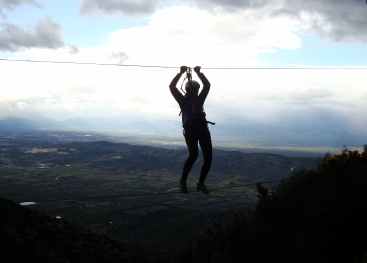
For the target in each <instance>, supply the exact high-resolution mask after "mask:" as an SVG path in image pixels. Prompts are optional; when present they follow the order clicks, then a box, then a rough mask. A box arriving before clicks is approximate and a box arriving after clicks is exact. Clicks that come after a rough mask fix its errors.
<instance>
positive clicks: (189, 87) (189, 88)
mask: <svg viewBox="0 0 367 263" xmlns="http://www.w3.org/2000/svg"><path fill="white" fill-rule="evenodd" d="M191 72H192V69H191V68H190V67H187V69H186V76H185V78H184V80H183V81H182V84H181V91H182V92H183V93H184V94H185V95H186V94H187V92H190V97H191V113H192V114H193V117H194V120H197V119H199V118H198V111H197V103H198V102H197V101H196V100H194V99H193V98H194V89H193V87H194V84H193V80H192V74H191ZM185 80H187V83H186V92H185V91H184V90H183V89H182V86H183V84H184V82H185ZM200 106H201V108H202V111H203V112H205V111H204V107H203V106H202V105H200ZM181 114H182V125H184V124H185V123H184V122H185V121H184V116H183V115H184V114H183V113H182V109H181V111H180V114H179V115H178V116H181ZM206 123H209V124H211V125H215V123H214V122H210V121H206Z"/></svg>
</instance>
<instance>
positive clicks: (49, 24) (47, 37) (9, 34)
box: [0, 17, 64, 52]
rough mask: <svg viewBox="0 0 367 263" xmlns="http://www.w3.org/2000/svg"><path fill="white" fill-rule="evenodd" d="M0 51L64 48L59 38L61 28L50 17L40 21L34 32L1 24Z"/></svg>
mask: <svg viewBox="0 0 367 263" xmlns="http://www.w3.org/2000/svg"><path fill="white" fill-rule="evenodd" d="M0 26H1V27H2V30H1V31H0V50H2V51H11V52H14V51H18V50H22V49H24V48H51V49H56V48H59V47H62V46H64V41H63V40H62V38H61V35H60V31H61V26H60V25H59V24H58V23H56V22H54V21H52V19H51V18H50V17H48V18H46V19H44V20H40V21H39V22H38V23H37V24H36V26H35V28H34V31H26V30H24V29H22V28H20V27H19V26H17V25H14V24H9V23H2V24H1V25H0Z"/></svg>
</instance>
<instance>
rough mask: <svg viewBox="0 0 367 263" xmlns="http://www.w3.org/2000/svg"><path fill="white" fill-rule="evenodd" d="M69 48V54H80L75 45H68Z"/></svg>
mask: <svg viewBox="0 0 367 263" xmlns="http://www.w3.org/2000/svg"><path fill="white" fill-rule="evenodd" d="M68 47H69V54H78V53H79V48H78V47H77V46H75V45H72V44H68Z"/></svg>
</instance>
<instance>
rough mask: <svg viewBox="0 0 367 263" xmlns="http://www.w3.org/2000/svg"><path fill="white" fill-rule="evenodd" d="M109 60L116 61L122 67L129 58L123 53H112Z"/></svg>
mask: <svg viewBox="0 0 367 263" xmlns="http://www.w3.org/2000/svg"><path fill="white" fill-rule="evenodd" d="M111 58H112V59H117V60H118V63H119V64H121V65H122V64H124V62H125V60H126V59H128V58H129V56H128V55H127V54H126V53H125V52H112V54H111Z"/></svg>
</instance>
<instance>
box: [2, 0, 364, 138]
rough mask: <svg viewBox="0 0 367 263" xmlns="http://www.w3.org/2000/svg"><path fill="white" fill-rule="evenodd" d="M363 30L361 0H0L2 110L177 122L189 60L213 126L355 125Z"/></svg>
mask: <svg viewBox="0 0 367 263" xmlns="http://www.w3.org/2000/svg"><path fill="white" fill-rule="evenodd" d="M366 32H367V5H366V2H365V0H338V1H335V0H308V1H301V0H272V1H270V0H248V1H241V0H65V1H54V0H0V59H1V60H0V70H1V80H0V81H1V88H0V89H1V98H0V117H4V116H24V117H26V116H30V115H32V116H35V115H40V116H44V117H48V118H53V119H57V120H67V119H71V118H76V117H105V118H107V117H108V118H109V117H111V118H119V120H122V121H123V120H125V119H127V118H132V117H134V118H145V119H148V120H159V119H165V120H176V121H180V119H179V117H178V113H179V109H178V106H177V103H176V102H175V101H174V100H173V98H172V97H171V94H170V93H169V90H168V85H169V83H170V81H171V79H172V78H173V77H174V76H175V74H176V73H177V72H178V71H179V67H180V66H181V65H187V66H190V67H194V66H197V65H199V66H201V67H202V72H204V73H205V75H206V76H207V77H208V79H209V81H210V82H211V84H212V89H211V92H210V94H209V97H208V99H207V102H206V104H205V109H206V112H207V116H208V119H209V120H212V121H215V122H217V123H218V124H220V123H222V124H224V123H227V122H229V123H246V122H248V123H254V122H257V123H265V124H267V125H269V124H270V125H271V124H272V123H278V124H279V123H283V124H284V125H285V126H287V125H288V126H289V125H291V123H307V124H312V123H319V124H324V125H330V129H331V130H332V129H334V128H335V127H337V126H338V127H341V126H343V127H345V129H348V130H353V131H354V132H355V133H363V132H364V131H366V129H367V117H366V114H365V112H367V106H366V105H367V85H366V83H367V69H363V68H367V34H366ZM10 60H11V61H10ZM14 60H18V61H14ZM19 60H34V61H57V62H77V63H98V64H112V65H103V66H102V65H91V64H55V63H41V62H38V63H36V62H20V61H19ZM117 64H120V65H126V66H116V65H117ZM127 65H144V66H163V68H162V67H131V66H127ZM164 67H167V68H164ZM234 68H235V69H234ZM255 68H256V69H255ZM274 68H291V69H274ZM194 75H195V74H194ZM195 77H196V76H194V79H195ZM182 80H183V79H181V81H180V82H179V85H181V84H182ZM297 121H298V122H297ZM333 125H334V126H333Z"/></svg>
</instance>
